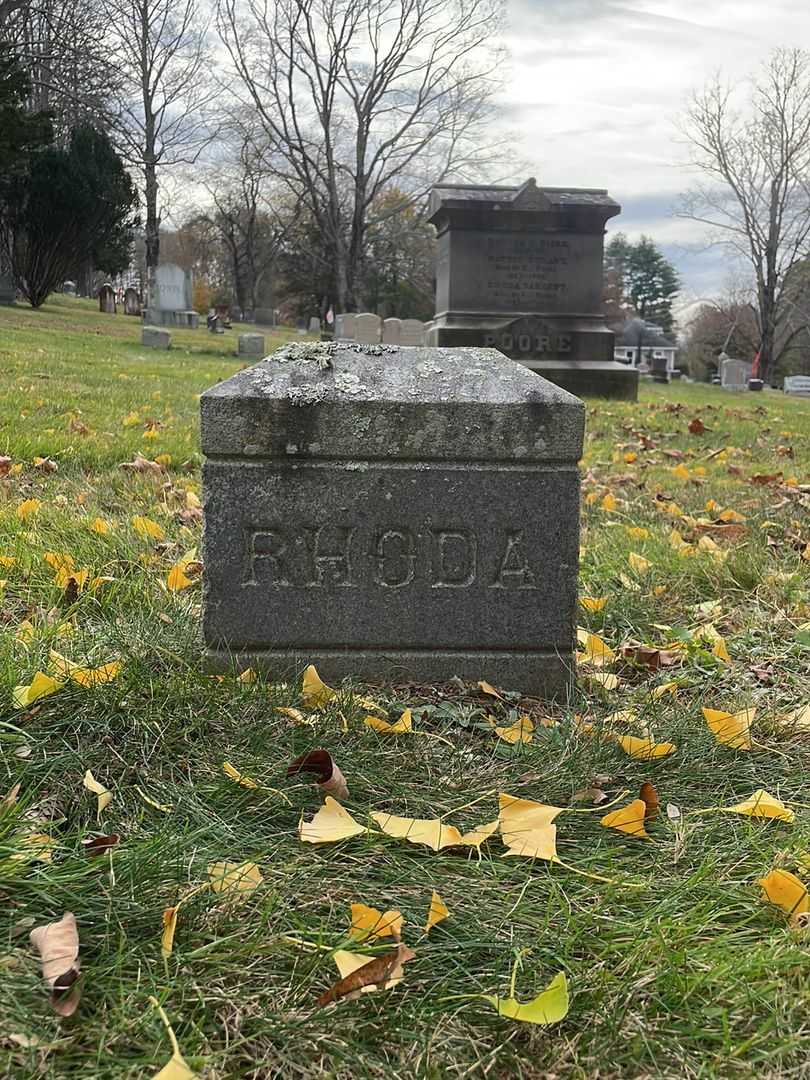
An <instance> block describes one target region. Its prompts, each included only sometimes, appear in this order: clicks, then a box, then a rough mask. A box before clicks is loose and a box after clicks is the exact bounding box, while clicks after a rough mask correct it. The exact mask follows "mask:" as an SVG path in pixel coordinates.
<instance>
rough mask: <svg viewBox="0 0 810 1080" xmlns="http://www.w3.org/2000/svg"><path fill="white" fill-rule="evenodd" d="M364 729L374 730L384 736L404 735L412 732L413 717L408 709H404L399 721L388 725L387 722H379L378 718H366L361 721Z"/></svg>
mask: <svg viewBox="0 0 810 1080" xmlns="http://www.w3.org/2000/svg"><path fill="white" fill-rule="evenodd" d="M363 723H364V724H365V725H366V727H370V728H374V730H375V731H381V732H383V733H384V734H386V735H405V734H407V733H408V732H411V731H413V716H412V715H411V710H410V709H405V711H404V712H403V714H402V716H400V718H399V720H396V721H395V722H394V723H393V724H389V723H388V721H387V720H381V719H380V718H379V717H378V716H366V717H365V718H364V720H363Z"/></svg>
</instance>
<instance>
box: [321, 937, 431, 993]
mask: <svg viewBox="0 0 810 1080" xmlns="http://www.w3.org/2000/svg"><path fill="white" fill-rule="evenodd" d="M415 956H416V953H415V952H413V950H412V949H409V948H408V946H407V945H398V946H397V948H396V949H395V950H394V951H393V952H391V953H386V954H385V956H377V957H370V956H361V955H360V954H359V953H349V952H345V951H340V952H336V953H335V956H334V960H335V963H336V964H337V965H338V971H339V972H340V973H341V976H342V978H340V979H339V980H338V982H336V983H335V984H334V986H332V987H330V989H329V990H327V991H326V992H325V993H323V994H321V996H320V997H319V998H318V1001H317V1004H318V1005H319V1006H321V1007H323V1006H324V1005H328V1004H329V1003H330V1002H332V1001H339V1000H340V999H341V998H345V997H354V996H356V995H357V994H359V993H363V992H365V991H368V990H388V989H389V988H390V987H392V986H394V985H396V983H398V982H400V981H401V979H402V967H403V964H406V963H407V962H408V961H409V960H413V958H414V957H415ZM344 971H345V972H346V974H345V975H344V974H343V973H344Z"/></svg>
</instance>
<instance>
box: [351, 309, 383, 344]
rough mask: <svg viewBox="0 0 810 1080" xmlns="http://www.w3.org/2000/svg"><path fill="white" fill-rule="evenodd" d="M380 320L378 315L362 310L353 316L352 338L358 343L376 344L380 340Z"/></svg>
mask: <svg viewBox="0 0 810 1080" xmlns="http://www.w3.org/2000/svg"><path fill="white" fill-rule="evenodd" d="M381 330H382V320H381V319H380V316H379V315H374V314H372V313H371V312H368V311H366V312H363V313H362V314H360V315H355V317H354V340H355V341H356V342H358V343H359V344H360V345H377V344H378V343H379V340H380V333H381Z"/></svg>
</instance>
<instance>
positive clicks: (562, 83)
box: [506, 0, 810, 297]
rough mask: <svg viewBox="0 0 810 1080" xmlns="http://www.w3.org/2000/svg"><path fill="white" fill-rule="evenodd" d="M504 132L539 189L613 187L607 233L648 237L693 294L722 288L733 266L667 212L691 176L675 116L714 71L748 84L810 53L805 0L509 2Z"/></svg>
mask: <svg viewBox="0 0 810 1080" xmlns="http://www.w3.org/2000/svg"><path fill="white" fill-rule="evenodd" d="M509 4H510V30H509V40H508V45H509V51H510V54H511V57H512V62H511V77H510V82H509V88H508V90H507V94H506V109H507V126H508V127H509V129H510V130H512V131H514V133H515V135H516V136H517V139H518V141H519V143H520V144H521V149H522V152H523V155H524V157H525V158H526V159H527V160H528V161H529V162H530V163H531V166H532V171H533V172H534V173H535V174H536V176H537V178H538V182H539V183H545V184H549V185H551V186H563V185H573V186H577V187H606V188H607V189H608V191H609V192H610V194H611V195H612V196H613V197H614V198H615V199H617V200H618V201H619V202H620V203H621V204H622V207H623V210H622V214H621V216H620V217H618V218H614V219H613V220H612V221H611V222H610V223H609V226H608V227H609V229H612V230H614V231H618V230H619V229H622V230H624V231H625V232H627V233H628V234H630V235H638V234H640V233H641V232H646V233H648V234H649V235H651V236H652V237H653V238H654V239H655V240H656V241H657V242H658V243H659V244H660V245H661V246H662V247H663V248H664V250H665V251H666V253H667V255H668V256H669V258H670V259H671V260H672V261H673V262H674V263H675V265H676V266H677V267H678V269H679V270H680V272H681V274H682V276H683V279H684V282H685V286H686V291H687V294H688V295H690V296H693V297H698V296H706V295H712V294H713V293H714V292H716V291H718V290H720V289H722V287H723V283H724V280H725V278H726V276H727V271H728V266H727V259H726V258H725V257H724V256H723V255H722V253H720V252H719V251H717V250H716V249H712V250H709V251H706V250H705V248H704V249H703V250H702V251H701V250H700V248H701V247H702V245H701V244H700V235H701V234H700V227H699V226H695V225H692V224H690V223H688V222H684V221H679V220H677V219H674V218H673V217H672V215H671V210H672V208H673V206H674V204H675V203H676V201H677V197H678V194H679V192H681V191H683V190H684V189H686V188H688V186H689V184H690V178H691V175H692V174H691V173H690V170H689V168H688V161H687V150H686V148H685V146H684V145H683V142H682V139H681V137H680V135H679V134H678V130H677V127H676V120H677V117H678V114H679V113H680V112H682V110H683V107H684V104H685V103H686V102H687V100H688V98H689V94H690V92H691V91H692V90H693V89H694V88H698V87H700V86H702V85H703V84H704V83H705V81H706V80H707V78H709V77H711V75H712V74H713V73H714V72H716V71H717V70H718V69H719V70H721V71H722V72H723V74H724V75H726V76H727V77H728V78H729V79H730V80H733V81H738V80H742V79H743V78H744V77H745V76H746V75H747V74H749V73H750V72H752V71H754V70H755V69H756V67H757V65H758V64H759V63H760V62H761V60H762V59H763V58H764V57H765V56H767V54H768V52H770V50H771V49H773V48H776V47H778V46H784V45H789V46H800V47H807V48H810V3H808V0H509Z"/></svg>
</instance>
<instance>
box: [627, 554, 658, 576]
mask: <svg viewBox="0 0 810 1080" xmlns="http://www.w3.org/2000/svg"><path fill="white" fill-rule="evenodd" d="M627 561H628V562H629V563H630V566H631V567H632V569H633V570H635V572H636V573H637V574H646V573H647V571H648V570H649V569H650V567H651V566H652V563H651V562H650V560H649V559H645V558H644V556H643V555H639V554H638V553H637V552H635V551H631V552H630V554H629V555H628V556H627Z"/></svg>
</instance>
